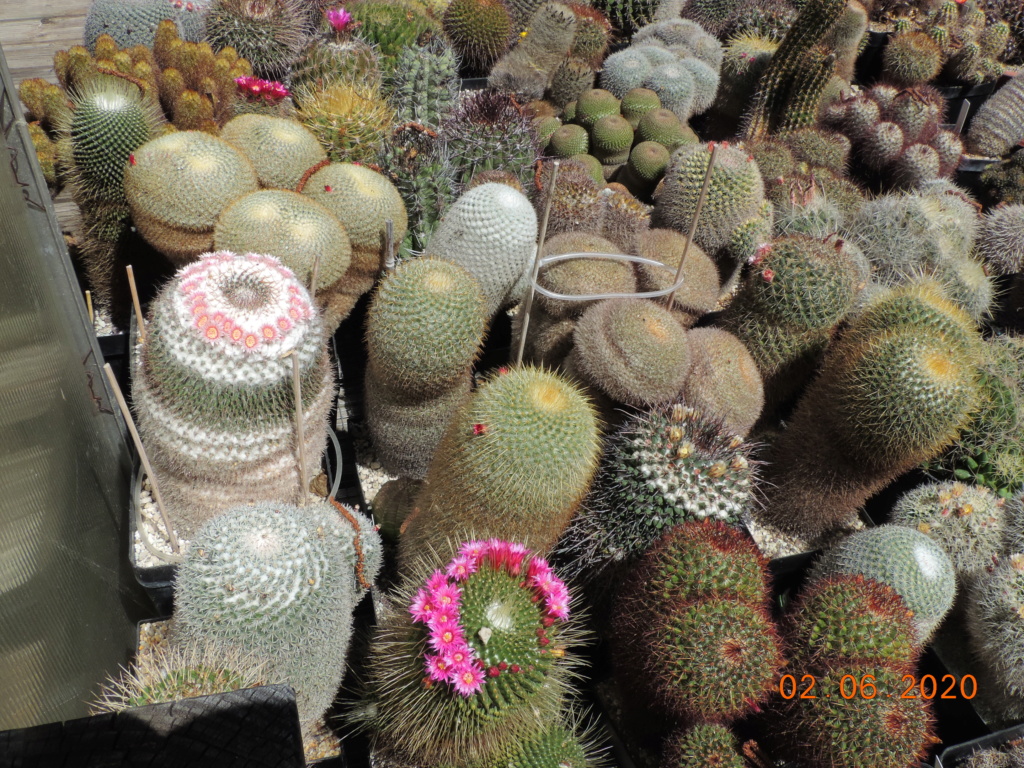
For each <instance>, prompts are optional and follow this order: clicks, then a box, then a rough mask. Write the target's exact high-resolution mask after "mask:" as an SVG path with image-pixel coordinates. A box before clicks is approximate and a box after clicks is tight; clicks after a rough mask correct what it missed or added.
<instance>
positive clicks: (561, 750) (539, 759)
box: [492, 723, 592, 768]
mask: <svg viewBox="0 0 1024 768" xmlns="http://www.w3.org/2000/svg"><path fill="white" fill-rule="evenodd" d="M588 746H589V745H587V744H585V743H583V742H581V741H580V740H579V739H578V738H577V737H576V735H575V734H574V733H573V732H572V731H571V730H569V729H568V728H566V727H565V726H564V725H562V724H561V723H554V724H553V725H550V726H548V728H546V729H545V730H543V731H541V732H540V733H539V734H537V735H536V736H533V737H531V738H529V739H527V740H526V741H524V742H523V743H521V744H517V745H516V746H514V747H512V748H511V749H509V750H508V752H507V753H506V754H505V755H502V756H501V757H500V758H497V759H495V761H494V764H493V766H492V768H552V766H565V768H586V766H587V765H590V764H591V763H592V759H591V756H590V755H589V754H588Z"/></svg>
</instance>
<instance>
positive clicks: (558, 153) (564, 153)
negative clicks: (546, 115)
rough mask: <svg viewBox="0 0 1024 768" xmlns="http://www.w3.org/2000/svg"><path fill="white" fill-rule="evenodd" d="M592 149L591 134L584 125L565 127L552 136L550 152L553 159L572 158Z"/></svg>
mask: <svg viewBox="0 0 1024 768" xmlns="http://www.w3.org/2000/svg"><path fill="white" fill-rule="evenodd" d="M588 149H590V134H588V133H587V129H586V128H584V127H583V126H582V125H572V124H569V125H563V126H562V127H561V128H559V129H558V130H556V131H555V132H554V133H553V134H551V139H550V140H549V141H548V152H549V153H550V154H551V155H552V156H553V157H572V156H573V155H579V154H585V153H586V152H587V150H588Z"/></svg>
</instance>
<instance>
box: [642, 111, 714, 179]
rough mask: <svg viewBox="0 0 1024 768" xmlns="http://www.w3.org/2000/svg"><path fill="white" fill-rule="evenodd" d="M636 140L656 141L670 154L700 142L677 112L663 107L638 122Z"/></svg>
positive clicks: (647, 114)
mask: <svg viewBox="0 0 1024 768" xmlns="http://www.w3.org/2000/svg"><path fill="white" fill-rule="evenodd" d="M636 138H637V139H638V140H639V141H655V142H657V143H658V144H661V145H663V146H664V147H665V148H666V149H668V151H669V152H674V151H675V150H676V149H678V148H679V147H681V146H682V145H683V144H697V143H699V141H700V139H698V138H697V134H696V133H694V132H693V129H691V128H690V126H688V125H686V124H685V123H684V122H683V121H682V120H680V119H679V117H678V116H677V115H676V113H675V112H672V111H671V110H668V109H664V108H662V107H659V108H657V109H652V110H651V111H650V112H648V113H646V114H645V115H643V116H642V117H641V118H640V119H639V120H638V121H637V125H636ZM704 169H705V171H706V170H707V166H705V167H704ZM666 171H667V169H666Z"/></svg>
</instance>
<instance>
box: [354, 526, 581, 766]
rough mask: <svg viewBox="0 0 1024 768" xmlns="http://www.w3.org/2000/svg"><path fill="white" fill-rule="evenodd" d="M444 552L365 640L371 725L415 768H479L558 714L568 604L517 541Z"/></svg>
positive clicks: (384, 744) (568, 640)
mask: <svg viewBox="0 0 1024 768" xmlns="http://www.w3.org/2000/svg"><path fill="white" fill-rule="evenodd" d="M453 547H457V548H458V549H459V554H458V555H457V556H455V557H454V558H453V559H451V561H450V562H448V563H446V564H445V565H442V566H441V569H439V570H436V571H434V574H433V575H432V576H430V578H429V579H427V580H426V584H425V586H423V587H421V588H420V589H419V590H418V592H416V593H415V594H414V593H413V592H412V590H407V591H405V592H403V594H402V597H401V600H402V608H401V609H400V612H397V611H396V612H395V613H393V614H391V615H390V616H388V617H386V618H385V619H384V621H383V622H382V624H381V626H380V627H379V629H378V632H377V634H376V636H375V637H374V639H373V642H372V644H371V647H370V654H369V681H368V682H369V685H368V689H369V694H370V697H371V700H372V703H373V709H372V714H370V716H369V725H370V727H371V728H372V729H373V731H374V738H375V742H376V745H377V746H378V747H379V748H385V749H387V750H388V751H389V752H391V753H393V754H398V755H402V756H404V757H405V758H406V759H409V760H412V761H415V762H417V763H423V764H445V765H452V766H470V765H488V764H490V762H491V761H492V760H496V759H498V758H501V757H507V756H508V754H509V752H510V750H515V749H516V747H517V746H518V747H520V748H522V746H523V745H524V744H526V743H529V742H532V741H533V740H534V739H536V738H537V737H538V736H539V735H540V734H542V733H544V732H545V731H547V730H549V729H550V728H551V726H552V721H553V720H556V718H557V716H558V713H559V710H560V709H561V707H562V701H561V699H562V696H563V695H564V693H565V691H566V682H565V680H566V672H567V665H568V664H569V663H570V661H571V657H570V656H569V651H570V650H571V649H570V648H569V646H570V645H571V644H572V643H573V642H574V633H573V631H572V626H571V624H570V623H568V622H566V620H565V619H566V618H567V617H568V615H569V599H570V598H569V594H568V591H567V590H566V589H565V585H564V584H563V583H562V582H561V580H560V579H558V578H557V577H556V576H554V574H553V573H552V572H551V571H550V569H549V568H548V566H547V563H545V562H544V561H543V560H542V559H540V558H537V557H533V556H532V555H531V553H530V551H529V550H528V549H526V547H524V546H521V545H519V544H516V543H511V542H509V541H505V540H500V539H490V540H488V541H470V542H466V543H464V544H462V545H461V547H460V546H459V544H458V541H457V540H456V541H455V542H453ZM431 562H432V563H433V560H432V561H431ZM441 562H444V561H441ZM419 570H423V568H422V566H421V567H420V568H419ZM426 570H427V572H429V568H428V569H426ZM418 578H421V577H417V580H418ZM414 589H415V587H414ZM502 764H503V765H506V764H508V763H504V762H503V763H502Z"/></svg>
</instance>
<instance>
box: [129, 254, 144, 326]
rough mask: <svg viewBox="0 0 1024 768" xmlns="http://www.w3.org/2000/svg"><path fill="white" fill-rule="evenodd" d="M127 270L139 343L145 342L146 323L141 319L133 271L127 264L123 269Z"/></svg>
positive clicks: (140, 305)
mask: <svg viewBox="0 0 1024 768" xmlns="http://www.w3.org/2000/svg"><path fill="white" fill-rule="evenodd" d="M125 269H126V270H128V287H129V288H131V290H132V304H134V305H135V320H136V322H137V323H138V325H139V341H141V342H143V343H145V342H146V321H145V319H144V318H143V317H142V304H141V303H140V302H139V289H138V288H137V287H136V286H135V270H133V269H132V265H131V264H129V265H128V266H127V267H125Z"/></svg>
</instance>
